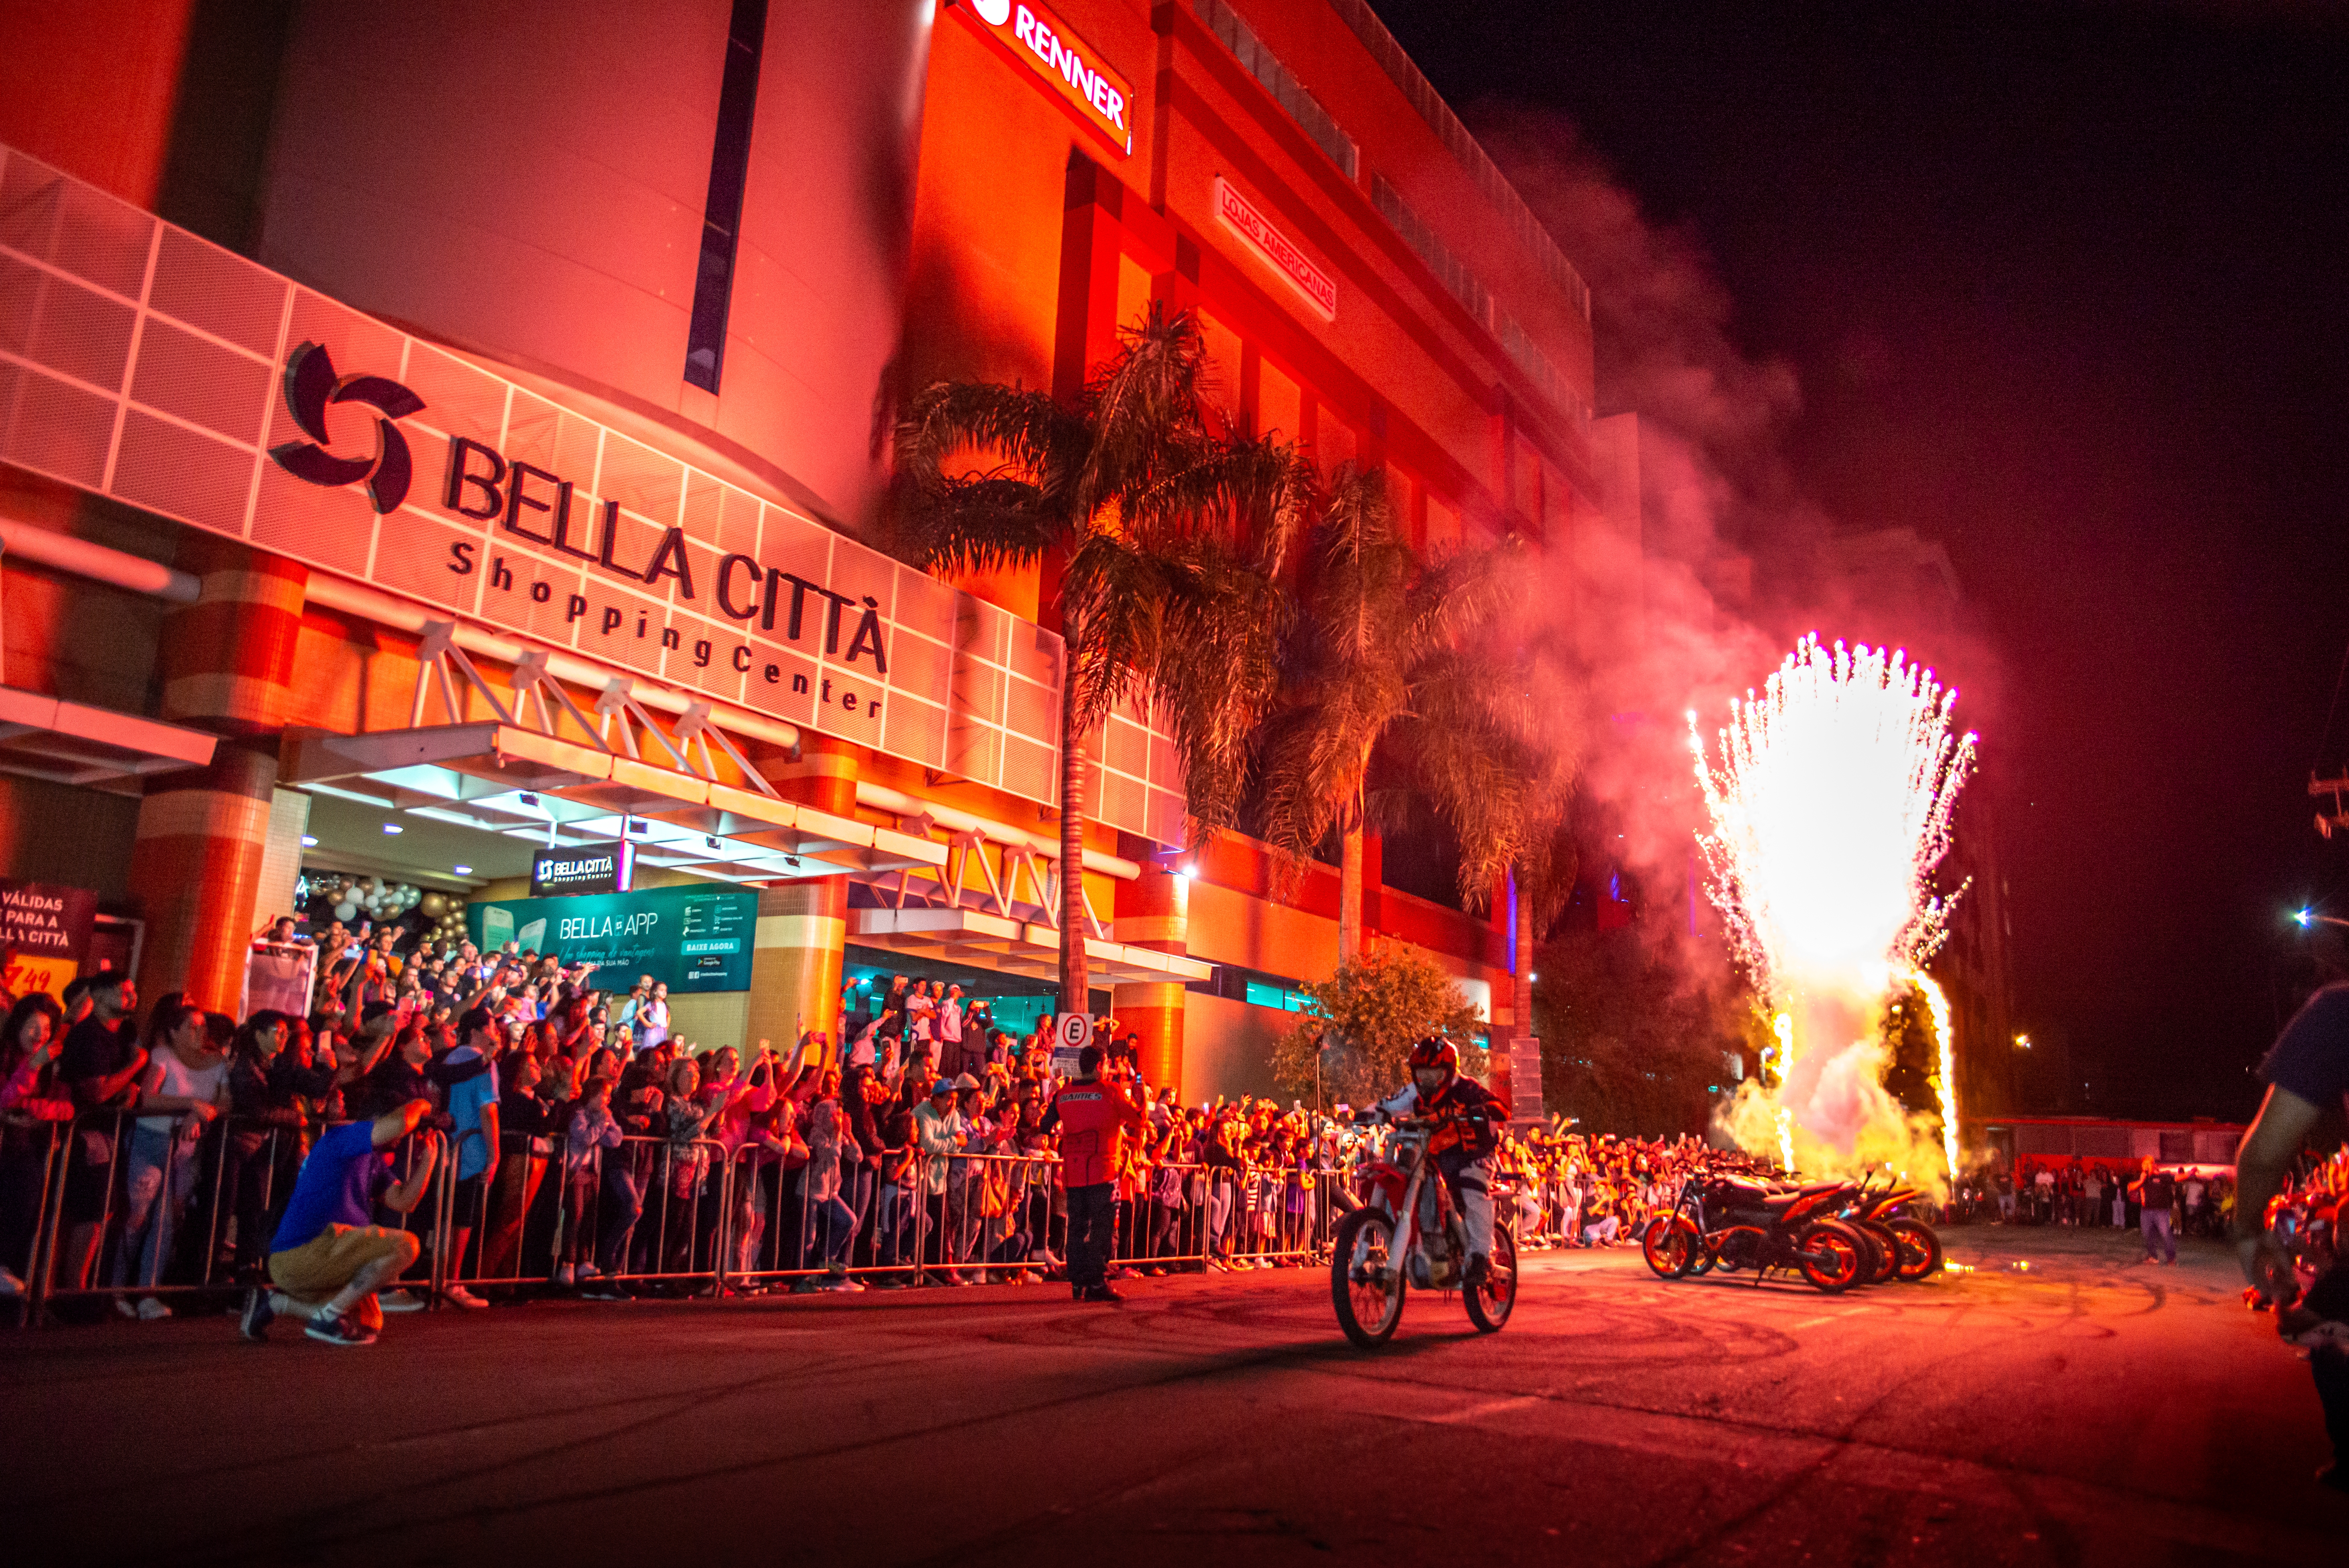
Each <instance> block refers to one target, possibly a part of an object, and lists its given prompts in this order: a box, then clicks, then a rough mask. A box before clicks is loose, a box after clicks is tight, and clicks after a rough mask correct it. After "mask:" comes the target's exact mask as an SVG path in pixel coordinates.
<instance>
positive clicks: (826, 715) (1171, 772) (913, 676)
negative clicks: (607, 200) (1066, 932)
mask: <svg viewBox="0 0 2349 1568" xmlns="http://www.w3.org/2000/svg"><path fill="white" fill-rule="evenodd" d="M583 330H585V328H583ZM0 459H5V460H6V461H8V462H11V463H15V464H17V465H18V466H20V467H23V468H26V469H32V470H34V471H36V472H37V473H42V474H46V475H48V476H50V477H52V478H54V479H57V480H62V481H63V482H65V483H67V484H70V485H75V486H78V487H79V488H80V489H83V490H90V491H92V492H95V493H97V494H100V495H108V496H112V497H114V498H116V499H117V500H122V501H125V502H127V503H129V504H130V505H132V506H136V507H140V508H143V509H145V510H147V511H152V512H157V513H160V514H161V515H163V516H166V517H171V518H175V519H177V520H179V521H182V522H186V523H190V524H192V525H194V526H196V527H198V528H203V529H208V530H210V531H213V532H215V533H222V534H226V535H228V536H230V537H232V538H235V539H241V540H245V541H248V542H251V543H252V544H254V546H256V547H258V548H261V549H264V550H267V551H270V552H274V553H277V554H281V555H286V556H290V557H292V558H294V559H295V560H298V561H301V562H305V563H306V564H308V565H310V566H312V567H316V568H319V569H322V570H324V571H327V572H332V573H339V574H341V575H343V576H346V577H350V578H354V579H357V580H358V581H360V582H364V583H374V584H376V585H377V586H378V587H381V588H383V589H385V590H387V591H388V592H391V593H398V594H400V595H401V596H403V597H406V598H409V599H412V600H415V601H417V602H419V603H423V604H426V605H429V606H433V607H437V608H439V609H441V610H444V611H447V612H449V613H450V614H452V615H455V616H460V617H463V618H466V619H470V620H473V621H477V622H480V623H482V624H488V625H492V626H495V627H497V628H499V629H501V630H502V631H505V632H509V633H512V634H519V635H521V636H523V637H524V638H527V639H529V640H531V641H533V642H536V643H540V644H543V645H547V646H551V647H556V648H564V649H569V650H573V651H574V652H576V653H578V654H580V655H583V656H585V657H590V658H594V659H597V660H600V661H603V662H605V663H606V664H609V665H615V666H616V667H618V668H620V669H623V670H629V671H635V672H637V673H639V674H641V675H644V676H649V677H652V678H654V679H657V680H659V681H663V682H666V683H667V684H669V685H670V686H677V687H680V688H683V689H686V690H688V691H695V692H700V693H704V694H707V695H708V696H710V697H712V698H715V699H718V700H719V701H723V702H727V703H731V704H734V705H737V706H739V707H743V708H746V709H750V710H751V711H753V712H758V713H765V714H771V715H772V716H774V717H777V718H781V719H784V720H787V721H789V722H791V723H793V724H798V725H803V726H806V727H810V728H812V729H815V730H818V731H821V732H823V733H824V734H828V735H833V736H838V737H840V738H843V739H847V740H853V741H856V742H858V743H860V744H863V745H866V746H871V747H874V748H877V749H880V750H882V751H885V752H888V753H890V754H891V755H893V756H896V757H901V758H907V759H908V760H911V761H915V762H918V763H920V764H922V765H923V766H925V767H928V768H933V769H940V770H942V771H944V772H947V773H950V774H953V775H956V776H957V777H960V778H965V779H973V780H976V781H978V782H979V783H983V784H989V785H993V786H995V787H997V788H999V789H1006V790H1009V791H1010V792H1012V793H1014V794H1017V795H1020V796H1023V797H1025V798H1027V799H1031V800H1036V801H1040V802H1041V803H1043V804H1046V805H1050V804H1052V803H1054V802H1055V800H1056V799H1057V798H1058V794H1059V765H1058V762H1057V761H1056V759H1055V758H1056V756H1057V746H1056V738H1057V726H1058V717H1059V707H1060V704H1059V697H1058V692H1059V683H1060V679H1061V640H1060V638H1059V637H1058V636H1057V635H1055V634H1052V633H1050V632H1049V631H1046V630H1044V629H1043V628H1042V627H1040V626H1037V625H1035V624H1032V623H1030V622H1027V621H1023V620H1021V619H1019V617H1017V616H1014V615H1010V614H1006V613H1005V612H1003V611H1001V610H999V609H997V608H996V607H994V606H993V605H990V604H987V603H982V602H981V601H979V600H977V599H974V598H972V597H971V596H970V595H968V594H966V593H957V592H956V591H955V590H953V589H952V588H950V587H948V586H947V585H946V584H945V583H940V582H938V581H937V580H936V579H935V578H932V577H930V576H927V575H926V574H925V573H920V572H916V571H914V570H913V569H911V568H909V567H906V566H903V565H900V564H898V563H897V562H894V561H892V560H890V559H889V558H888V557H886V556H885V555H882V554H880V553H879V552H875V551H873V550H869V549H866V548H865V547H864V546H863V545H861V544H858V543H856V542H854V541H852V540H848V539H845V538H843V537H841V536H840V535H839V534H837V533H834V532H833V531H832V530H830V529H828V528H826V527H824V526H823V524H821V523H819V522H817V521H814V520H813V519H812V518H809V517H807V516H805V515H803V514H802V513H800V512H796V511H792V510H791V509H790V508H788V507H785V506H781V505H779V504H777V503H775V502H774V501H772V500H767V499H764V498H762V497H760V496H756V495H752V494H750V492H748V491H746V490H741V489H740V488H738V487H736V486H733V485H730V484H727V483H726V482H724V481H723V480H719V479H717V478H715V477H713V476H712V475H710V474H708V473H706V472H704V471H702V470H701V469H697V468H694V467H693V466H691V465H690V464H688V463H685V462H682V461H680V460H678V459H676V458H673V457H669V456H667V455H666V454H664V453H662V452H660V451H658V450H656V449H653V448H651V447H649V446H647V445H645V444H644V443H642V442H639V441H636V440H635V439H632V438H629V437H628V436H626V435H624V434H623V433H621V432H620V431H618V430H616V429H613V428H609V427H607V426H605V425H602V424H599V423H598V422H596V421H595V420H594V419H591V418H586V417H585V416H583V415H581V414H579V413H576V412H574V411H573V410H571V409H569V408H566V407H562V406H560V405H557V404H555V403H554V402H551V401H549V400H548V399H547V398H546V397H542V396H539V395H538V394H536V393H534V392H533V391H531V390H529V389H527V388H525V387H521V386H518V385H516V384H515V383H513V382H512V381H508V380H506V379H504V378H503V377H499V376H496V375H494V374H492V373H491V372H489V371H486V370H484V369H482V368H481V367H480V366H476V365H474V364H472V363H471V362H469V361H467V360H465V359H462V358H460V357H459V356H456V355H454V354H450V353H449V352H447V351H446V350H443V349H440V348H438V347H435V346H432V345H430V344H428V343H425V342H423V341H421V340H419V339H418V338H414V337H411V336H409V335H406V334H404V333H401V332H398V331H397V330H395V329H394V328H392V327H389V326H387V325H384V324H383V323H381V322H379V321H377V320H375V319H373V318H372V317H370V316H367V315H361V314H360V313H359V312H357V311H355V310H353V309H351V308H350V307H348V306H347V305H344V304H338V303H336V301H334V300H331V299H328V298H326V296H324V295H322V294H316V293H315V292H313V291H312V290H309V289H306V288H303V287H301V286H300V285H298V284H295V283H293V282H292V281H291V280H289V279H287V278H285V277H282V276H279V275H278V274H276V273H271V272H269V271H267V270H265V269H264V268H262V267H259V266H256V265H255V264H254V263H251V262H248V261H246V260H244V259H243V258H242V257H240V256H236V255H234V254H233V253H229V252H226V251H223V250H222V249H220V248H219V247H217V246H215V245H212V244H210V243H208V242H204V241H202V240H200V239H197V238H196V237H195V236H193V235H191V234H189V233H187V232H184V231H183V230H180V229H177V228H174V227H172V226H171V224H168V223H165V222H161V221H160V220H159V219H157V218H155V217H154V216H153V215H152V214H150V213H147V212H142V211H139V210H137V209H136V208H132V207H129V206H127V205H125V204H124V203H122V202H120V201H116V200H115V199H114V198H112V197H110V196H108V195H106V194H105V193H104V192H102V191H98V190H97V189H95V188H94V187H91V186H88V185H86V184H84V183H82V182H81V181H77V180H74V179H72V178H70V177H68V176H66V175H63V174H60V173H59V172H57V170H53V169H51V168H49V167H48V166H47V165H46V164H43V163H40V162H38V161H36V160H33V159H31V158H28V157H26V156H25V155H24V154H23V153H21V152H18V151H16V150H14V149H9V148H0ZM1088 749H1089V750H1090V751H1091V752H1092V756H1093V758H1094V760H1093V769H1094V772H1093V784H1094V789H1093V796H1092V811H1093V815H1094V816H1095V817H1096V818H1097V819H1098V820H1102V821H1103V822H1108V823H1110V824H1112V825H1113V826H1116V827H1119V828H1122V829H1124V830H1127V831H1129V832H1133V833H1138V834H1141V835H1143V837H1146V838H1150V839H1154V840H1156V841H1159V842H1162V843H1174V842H1177V841H1180V840H1181V837H1182V827H1183V797H1182V778H1181V773H1180V771H1179V769H1178V767H1177V764H1176V759H1175V756H1174V747H1173V746H1172V744H1171V743H1170V742H1169V741H1168V740H1167V738H1165V737H1164V735H1163V734H1158V733H1154V731H1153V730H1152V729H1150V728H1149V727H1147V726H1145V725H1144V724H1143V723H1142V722H1140V721H1138V719H1137V717H1136V716H1134V715H1133V714H1132V713H1130V712H1128V713H1121V714H1119V715H1116V716H1114V717H1112V720H1111V722H1110V724H1109V725H1108V727H1107V728H1106V731H1105V732H1104V733H1103V734H1102V736H1101V737H1099V738H1097V739H1096V740H1095V741H1094V742H1093V743H1092V745H1091V746H1090V747H1089V748H1088Z"/></svg>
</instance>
